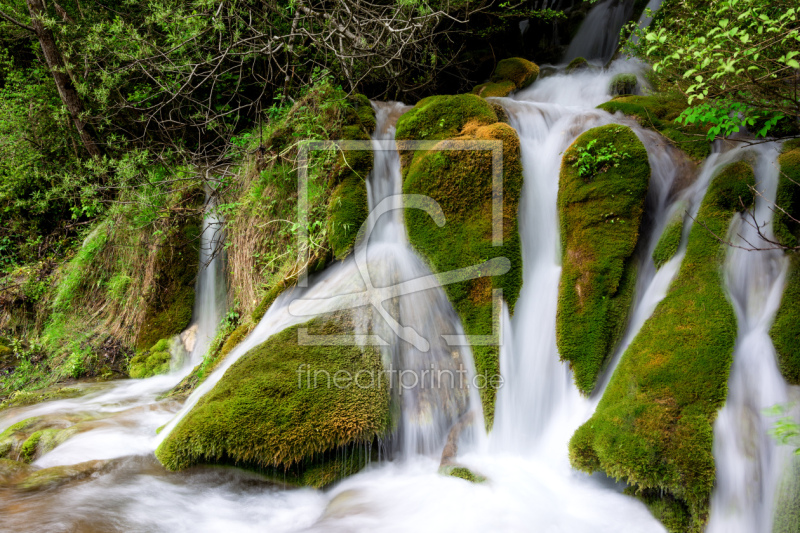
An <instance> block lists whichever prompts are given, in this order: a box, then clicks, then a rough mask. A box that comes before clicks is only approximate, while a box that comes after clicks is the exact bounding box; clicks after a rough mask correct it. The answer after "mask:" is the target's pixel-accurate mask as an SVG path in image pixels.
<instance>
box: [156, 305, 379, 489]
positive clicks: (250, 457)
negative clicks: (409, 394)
mask: <svg viewBox="0 0 800 533" xmlns="http://www.w3.org/2000/svg"><path fill="white" fill-rule="evenodd" d="M302 327H306V328H309V329H310V330H311V331H312V332H313V333H314V334H341V333H349V332H351V331H352V327H353V324H352V320H351V319H350V318H349V317H346V316H338V317H333V318H330V319H328V320H323V319H314V320H312V321H310V322H308V323H306V324H303V325H300V326H294V327H291V328H287V329H286V330H284V331H282V332H280V333H277V334H275V335H273V336H272V337H270V338H269V339H267V340H266V341H265V342H263V343H262V344H261V345H259V346H257V347H256V348H253V349H252V350H251V351H250V352H249V353H248V354H246V355H245V356H243V357H242V358H241V359H239V360H238V361H237V362H236V363H234V364H233V365H232V366H231V368H229V369H228V371H227V372H226V373H225V375H224V376H223V377H222V379H221V380H220V381H219V383H217V385H216V386H215V387H214V388H213V389H212V390H211V391H210V392H209V393H208V394H206V395H205V396H204V397H203V398H202V399H201V400H200V401H199V402H198V404H197V405H196V406H195V407H194V409H192V411H191V412H190V413H189V414H188V415H187V416H186V417H185V418H184V419H183V420H181V422H180V423H179V424H178V425H177V426H176V427H175V429H174V430H173V431H172V433H170V435H169V436H168V437H167V438H166V439H165V440H164V442H163V443H162V444H161V445H160V446H159V448H158V449H157V450H156V456H157V457H158V459H159V461H161V463H162V464H164V466H166V467H167V468H168V469H170V470H181V469H184V468H187V467H190V466H192V465H195V464H208V463H223V464H238V465H244V466H249V467H259V468H263V469H270V468H274V469H278V470H279V471H280V470H284V471H288V472H290V473H293V475H294V476H295V477H297V478H299V479H302V478H303V474H302V472H299V471H298V470H297V469H298V468H300V470H302V471H305V467H309V468H311V467H313V468H322V466H321V465H320V464H319V459H320V457H324V456H325V454H327V453H331V452H336V450H337V449H342V448H345V447H348V446H350V447H351V448H352V447H353V446H355V447H359V446H362V445H365V444H368V443H371V442H373V440H374V439H376V438H380V437H382V436H384V435H385V434H386V433H387V431H388V430H389V428H390V418H389V390H388V381H387V380H385V379H384V380H381V381H379V380H378V378H377V377H376V378H375V379H374V381H373V383H372V385H373V386H368V384H367V383H366V381H364V383H363V384H364V385H365V386H364V387H363V388H362V387H355V386H350V387H336V386H333V385H332V382H329V381H327V380H326V378H325V377H324V376H326V375H329V376H334V375H335V374H336V372H340V371H349V372H352V374H351V375H355V373H357V372H362V371H363V372H370V373H374V374H373V375H374V376H379V375H380V376H382V375H383V367H382V365H381V360H380V354H379V353H378V351H377V350H376V349H374V348H373V347H367V348H364V349H362V348H359V347H358V346H346V345H332V346H317V345H315V346H304V345H299V344H298V329H299V328H302ZM301 365H305V366H301ZM306 372H308V373H306ZM325 373H327V374H325ZM365 375H367V374H365ZM305 378H308V381H306V379H305ZM315 378H316V379H317V380H318V381H317V382H316V386H315V382H314V379H315ZM329 383H331V386H328V385H329ZM323 470H324V468H323ZM334 470H335V468H334ZM312 477H313V478H314V479H315V480H316V481H315V483H317V482H321V481H320V479H328V477H329V476H326V475H325V473H324V472H321V471H318V472H317V475H315V476H312ZM309 479H310V478H309ZM324 484H327V483H324Z"/></svg>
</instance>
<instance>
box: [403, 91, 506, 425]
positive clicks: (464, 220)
mask: <svg viewBox="0 0 800 533" xmlns="http://www.w3.org/2000/svg"><path fill="white" fill-rule="evenodd" d="M396 138H397V140H398V141H404V140H436V141H441V142H440V143H438V144H437V145H436V146H435V147H434V148H433V149H432V150H430V151H422V150H419V151H416V152H411V151H403V150H402V148H403V147H402V143H401V144H400V145H399V146H400V148H401V163H402V173H403V192H404V193H405V194H420V195H425V196H428V197H430V198H432V199H434V200H435V201H436V202H438V203H439V205H440V206H441V208H442V210H443V212H444V216H445V219H446V222H445V224H444V226H443V227H438V226H437V225H436V223H435V222H434V221H433V219H431V217H430V216H429V215H428V214H427V213H425V212H424V211H421V210H419V209H407V210H406V212H405V220H406V227H407V231H408V236H409V240H410V242H411V244H412V245H413V246H414V248H415V249H416V250H417V252H418V253H419V254H420V255H421V256H422V257H424V258H425V259H426V260H427V261H428V263H429V264H430V266H431V269H432V270H433V272H442V273H443V272H448V271H450V270H454V269H458V268H464V267H470V266H474V265H479V264H481V263H483V262H484V261H487V260H489V259H492V258H496V257H505V258H507V259H508V260H509V262H510V270H509V271H508V272H507V273H505V274H503V275H499V276H494V277H492V278H487V277H483V278H477V279H474V280H470V281H464V282H460V283H453V284H448V285H445V286H444V290H445V292H446V293H447V296H448V297H449V299H450V302H451V303H452V304H453V307H454V308H455V310H456V312H457V313H458V315H459V317H460V318H461V322H462V324H463V326H464V330H465V333H466V334H467V335H491V334H492V290H493V289H502V291H503V298H504V299H505V301H506V302H507V303H508V307H509V310H510V311H511V312H512V313H513V311H514V304H515V303H516V301H517V297H518V296H519V291H520V287H521V285H522V255H521V248H520V240H519V233H518V231H517V210H518V204H519V195H520V190H521V189H522V164H521V162H520V145H519V139H518V137H517V133H516V131H514V129H513V128H511V127H510V126H509V125H507V124H505V123H502V122H498V117H497V115H496V113H495V111H494V110H493V108H492V106H491V105H489V104H488V103H487V102H486V101H485V100H483V99H482V98H480V97H478V96H474V95H471V94H464V95H458V96H433V97H430V98H426V99H424V100H422V101H420V102H419V103H418V104H417V105H416V106H415V107H414V108H413V109H412V110H410V111H408V112H407V113H406V114H404V115H403V116H402V117H400V119H399V121H398V123H397V134H396ZM451 139H452V140H463V141H472V142H474V141H501V143H502V151H503V160H502V169H501V170H502V178H503V189H502V192H503V211H502V223H503V227H502V244H501V245H500V246H493V245H492V234H493V227H492V153H491V151H486V150H484V151H480V150H477V149H475V148H485V147H484V146H478V145H477V144H476V145H474V147H472V148H470V147H466V148H465V149H459V150H444V148H446V147H447V146H448V140H451ZM471 146H473V145H471ZM499 170H500V169H499ZM472 353H473V358H474V360H475V367H476V370H477V373H478V374H481V375H483V376H486V377H491V376H494V375H499V373H500V365H499V346H473V347H472ZM480 394H481V401H482V403H483V410H484V415H485V418H486V421H487V425H489V426H491V423H492V420H493V416H494V402H495V394H496V391H495V390H494V388H492V387H486V388H482V389H481V391H480Z"/></svg>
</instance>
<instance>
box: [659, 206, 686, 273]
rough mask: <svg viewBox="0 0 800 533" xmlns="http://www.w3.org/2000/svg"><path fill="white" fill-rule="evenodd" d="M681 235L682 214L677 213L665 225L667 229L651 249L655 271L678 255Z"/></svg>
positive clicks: (680, 212)
mask: <svg viewBox="0 0 800 533" xmlns="http://www.w3.org/2000/svg"><path fill="white" fill-rule="evenodd" d="M681 235H683V212H682V211H679V212H676V213H675V215H674V216H673V217H672V218H671V219H670V221H669V222H668V223H667V227H666V228H664V232H663V233H662V234H661V237H660V238H659V239H658V243H657V244H656V247H655V248H654V249H653V263H654V264H655V266H656V269H659V268H661V267H662V266H664V265H665V264H666V263H667V261H669V260H670V259H672V258H673V257H675V254H676V253H678V248H679V247H680V245H681Z"/></svg>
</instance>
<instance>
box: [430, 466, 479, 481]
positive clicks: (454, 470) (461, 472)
mask: <svg viewBox="0 0 800 533" xmlns="http://www.w3.org/2000/svg"><path fill="white" fill-rule="evenodd" d="M439 473H440V474H442V475H445V476H452V477H457V478H459V479H463V480H464V481H469V482H470V483H483V482H485V481H486V478H485V477H483V476H481V475H478V474H476V473H474V472H473V471H472V470H470V469H469V468H466V467H463V466H455V465H448V466H443V467H441V468H440V469H439Z"/></svg>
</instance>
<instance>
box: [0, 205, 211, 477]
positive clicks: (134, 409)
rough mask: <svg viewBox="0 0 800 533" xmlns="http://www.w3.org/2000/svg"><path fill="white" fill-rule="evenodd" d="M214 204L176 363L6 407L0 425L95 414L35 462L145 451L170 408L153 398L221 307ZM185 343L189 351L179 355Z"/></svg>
mask: <svg viewBox="0 0 800 533" xmlns="http://www.w3.org/2000/svg"><path fill="white" fill-rule="evenodd" d="M220 226H221V224H220V220H219V219H218V217H217V215H216V214H215V213H214V208H213V204H211V203H207V213H206V216H205V217H204V219H203V225H202V233H201V235H200V243H199V248H200V250H199V268H198V277H197V280H196V282H195V304H194V312H193V316H192V324H191V325H190V327H189V328H187V330H186V331H185V332H184V334H182V335H181V337H182V339H183V340H180V339H178V337H177V336H176V338H175V339H173V343H172V351H173V359H174V360H176V362H177V363H178V364H177V365H176V367H175V368H174V369H173V370H172V371H171V372H170V373H168V374H165V375H160V376H153V377H150V378H147V379H131V380H121V381H117V382H114V383H113V384H112V385H110V386H108V385H105V384H100V385H99V386H98V390H97V392H93V393H89V394H87V395H85V396H82V397H80V398H74V399H67V400H57V401H52V402H45V403H41V404H37V405H33V406H31V407H24V408H20V409H10V410H8V411H6V412H3V413H2V415H1V416H0V431H2V430H3V429H5V428H7V427H8V426H10V425H12V424H14V423H16V422H18V421H20V420H23V419H26V418H31V417H34V416H51V417H55V418H57V417H58V416H60V415H66V414H69V413H76V412H77V413H86V414H89V415H91V416H94V417H99V418H100V419H101V420H99V421H98V422H97V423H96V424H95V426H96V428H93V429H91V430H89V431H85V432H82V433H79V434H78V435H76V436H74V437H72V438H71V439H69V440H67V441H66V442H64V444H61V445H60V446H58V447H56V448H55V449H54V450H53V451H52V452H50V453H48V454H46V455H44V456H42V457H41V458H40V459H39V460H37V461H36V462H35V465H36V466H41V467H50V466H59V465H69V464H75V463H80V462H82V461H88V460H93V459H112V458H116V457H124V456H128V455H137V454H142V453H150V452H152V450H153V449H154V446H153V444H152V442H153V435H154V433H155V430H156V429H157V428H158V427H159V426H161V425H163V424H165V423H166V422H168V421H169V419H170V418H172V416H173V414H174V410H173V408H172V406H170V405H164V404H159V403H156V398H157V397H158V396H159V395H160V394H162V393H164V392H166V391H169V390H170V389H172V388H173V387H174V386H175V385H177V384H178V383H180V381H181V380H182V379H183V378H184V377H186V375H187V374H189V372H191V370H192V368H193V367H194V366H195V365H196V364H197V363H199V362H200V360H201V359H202V357H203V355H204V354H205V352H206V350H207V349H208V346H209V344H210V342H211V339H213V337H214V334H215V332H216V328H217V324H219V322H220V320H221V318H222V313H223V311H224V308H225V284H224V276H223V271H222V261H223V260H222V257H221V254H214V253H213V252H214V251H215V250H218V249H219V248H220V244H221V242H222V232H221V230H220ZM190 337H191V338H190ZM187 343H188V344H189V346H190V348H191V349H190V350H188V352H189V354H188V355H189V357H188V358H184V357H181V355H182V354H183V353H185V352H186V351H187V350H185V349H184V344H187Z"/></svg>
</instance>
